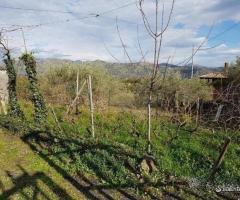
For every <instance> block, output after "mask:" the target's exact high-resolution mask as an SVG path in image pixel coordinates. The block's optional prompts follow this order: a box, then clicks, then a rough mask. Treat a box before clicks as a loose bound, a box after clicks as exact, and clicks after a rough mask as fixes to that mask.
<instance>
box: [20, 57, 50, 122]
mask: <svg viewBox="0 0 240 200" xmlns="http://www.w3.org/2000/svg"><path fill="white" fill-rule="evenodd" d="M20 59H21V60H22V61H23V63H24V65H25V66H26V73H27V77H28V80H29V90H30V92H31V100H32V102H33V104H34V111H35V112H34V119H35V122H36V123H37V124H38V125H44V123H46V117H47V114H46V112H47V111H46V107H45V103H44V100H43V96H42V94H41V93H40V91H39V86H38V80H37V71H36V61H35V58H34V57H33V55H32V54H27V53H25V54H23V55H22V57H21V58H20Z"/></svg>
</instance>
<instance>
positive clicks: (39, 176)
mask: <svg viewBox="0 0 240 200" xmlns="http://www.w3.org/2000/svg"><path fill="white" fill-rule="evenodd" d="M18 168H19V169H20V171H21V173H20V174H21V175H19V176H14V175H12V174H11V172H9V171H6V174H7V176H8V177H9V178H10V179H11V181H12V183H13V184H14V186H13V187H12V188H10V189H5V188H4V185H3V184H2V183H1V189H2V190H3V193H2V195H0V199H9V198H11V197H12V196H14V195H15V194H19V195H21V196H22V197H24V199H26V200H35V199H37V198H38V196H42V197H44V199H47V200H51V199H53V198H52V197H50V196H49V195H48V194H47V192H46V191H44V190H43V189H42V187H40V186H39V181H41V182H42V183H44V185H45V186H47V188H48V189H49V190H50V191H51V192H52V193H53V194H54V196H55V197H57V198H58V199H66V200H72V197H71V196H69V194H68V193H67V192H66V191H65V190H64V189H63V188H61V187H60V186H59V185H58V184H56V183H55V182H54V181H53V180H52V179H51V178H50V177H49V176H47V175H46V174H44V173H42V172H36V173H35V174H33V175H31V174H29V173H28V172H27V171H26V170H25V169H24V168H23V167H21V166H20V165H19V166H18ZM26 188H31V192H26V191H25V190H24V189H26Z"/></svg>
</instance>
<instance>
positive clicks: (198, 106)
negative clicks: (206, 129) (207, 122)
mask: <svg viewBox="0 0 240 200" xmlns="http://www.w3.org/2000/svg"><path fill="white" fill-rule="evenodd" d="M199 110H200V99H199V97H198V98H197V115H196V124H198V120H199Z"/></svg>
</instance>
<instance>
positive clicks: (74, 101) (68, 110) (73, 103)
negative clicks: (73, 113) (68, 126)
mask: <svg viewBox="0 0 240 200" xmlns="http://www.w3.org/2000/svg"><path fill="white" fill-rule="evenodd" d="M85 84H86V80H85V81H84V82H83V84H82V87H81V88H80V90H79V91H78V93H77V96H76V97H75V99H74V100H73V101H72V103H71V105H70V106H69V107H68V109H67V114H68V113H69V112H70V110H71V108H73V106H74V105H75V103H76V101H77V99H78V97H79V96H80V94H81V93H82V91H83V89H84V86H85Z"/></svg>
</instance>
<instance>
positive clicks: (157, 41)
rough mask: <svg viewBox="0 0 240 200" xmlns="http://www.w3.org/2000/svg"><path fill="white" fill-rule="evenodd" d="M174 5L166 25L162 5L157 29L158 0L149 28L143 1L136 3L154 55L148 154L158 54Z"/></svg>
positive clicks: (149, 109)
mask: <svg viewBox="0 0 240 200" xmlns="http://www.w3.org/2000/svg"><path fill="white" fill-rule="evenodd" d="M174 5H175V0H172V3H171V9H170V12H169V14H168V19H167V22H166V24H164V15H165V5H164V4H163V7H162V11H161V25H160V27H159V0H155V25H154V27H151V25H150V21H149V18H148V17H147V15H146V13H145V11H144V0H139V1H138V8H139V11H140V13H141V16H142V20H143V22H144V27H145V29H146V31H147V33H148V34H149V36H150V37H151V38H152V39H153V41H154V54H153V65H152V74H151V78H150V81H149V91H148V103H147V107H148V148H147V151H148V153H149V154H151V124H152V123H151V113H152V112H151V104H152V95H153V89H154V86H155V82H156V79H157V75H158V72H159V63H160V62H159V61H160V54H161V50H162V42H163V36H164V33H165V32H166V30H167V29H168V27H169V24H170V21H171V18H172V14H173V9H174Z"/></svg>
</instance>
